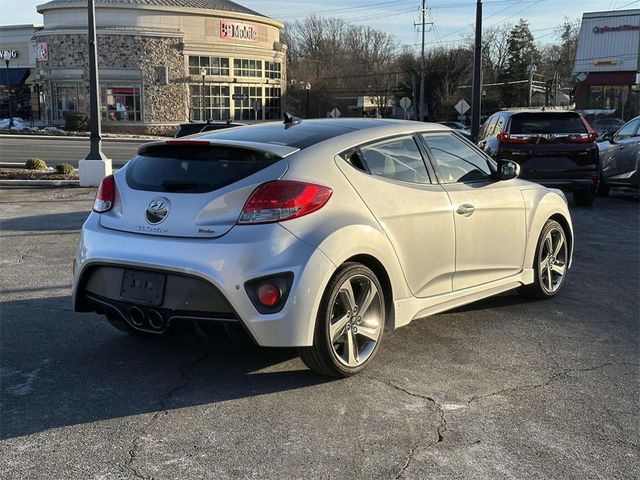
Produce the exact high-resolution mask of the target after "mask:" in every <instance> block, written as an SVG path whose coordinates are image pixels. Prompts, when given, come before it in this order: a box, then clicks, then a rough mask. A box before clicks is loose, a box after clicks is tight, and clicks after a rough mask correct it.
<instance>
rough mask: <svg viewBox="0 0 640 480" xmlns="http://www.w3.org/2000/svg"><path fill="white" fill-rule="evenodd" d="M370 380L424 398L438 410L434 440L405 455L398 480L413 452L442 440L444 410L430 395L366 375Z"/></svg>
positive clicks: (445, 420) (414, 448) (397, 476)
mask: <svg viewBox="0 0 640 480" xmlns="http://www.w3.org/2000/svg"><path fill="white" fill-rule="evenodd" d="M367 378H369V379H370V380H373V381H376V382H380V383H382V384H384V385H386V386H388V387H391V388H393V389H395V390H398V391H400V392H403V393H405V394H407V395H410V396H412V397H416V398H420V399H422V400H425V401H426V402H428V403H429V404H431V405H433V406H434V407H435V408H436V411H437V412H438V416H439V417H440V425H438V428H437V429H436V438H435V441H431V442H428V443H427V444H425V445H422V444H421V443H418V444H416V445H415V446H414V447H413V448H412V449H411V450H410V451H409V454H408V455H407V459H406V461H405V463H404V465H403V466H402V467H401V468H400V470H399V471H398V473H397V474H396V477H395V478H396V480H398V479H399V478H401V477H402V476H403V475H404V473H405V471H406V470H407V469H408V468H409V466H410V465H411V463H412V462H413V458H414V456H415V454H416V453H417V452H418V450H420V449H423V448H428V447H432V446H433V445H436V444H437V443H440V442H442V441H443V440H444V436H443V435H444V432H446V431H447V419H446V417H445V414H444V410H443V408H442V406H441V405H440V404H439V403H438V402H437V401H436V400H435V399H434V398H433V397H430V396H429V395H422V394H420V393H416V392H412V391H411V390H407V389H406V388H404V387H401V386H400V385H396V384H395V383H393V382H391V381H389V380H384V379H380V378H375V377H367Z"/></svg>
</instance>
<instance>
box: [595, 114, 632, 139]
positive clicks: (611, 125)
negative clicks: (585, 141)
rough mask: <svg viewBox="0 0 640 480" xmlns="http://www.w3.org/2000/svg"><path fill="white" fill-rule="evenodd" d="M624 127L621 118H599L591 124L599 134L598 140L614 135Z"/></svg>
mask: <svg viewBox="0 0 640 480" xmlns="http://www.w3.org/2000/svg"><path fill="white" fill-rule="evenodd" d="M623 125H624V120H622V119H621V118H597V119H595V120H594V121H593V122H591V127H592V128H593V130H594V131H595V132H596V133H597V134H598V138H602V136H603V135H605V134H607V133H612V132H615V131H616V130H618V129H619V128H620V127H622V126H623Z"/></svg>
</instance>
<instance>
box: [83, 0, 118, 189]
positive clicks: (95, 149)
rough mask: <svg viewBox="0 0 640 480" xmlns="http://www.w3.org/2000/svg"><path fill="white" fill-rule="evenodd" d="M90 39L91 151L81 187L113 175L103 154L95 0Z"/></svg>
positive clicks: (89, 7)
mask: <svg viewBox="0 0 640 480" xmlns="http://www.w3.org/2000/svg"><path fill="white" fill-rule="evenodd" d="M87 11H88V18H87V20H88V31H87V36H88V39H89V42H88V43H89V117H90V118H89V121H90V124H91V137H90V143H91V146H90V150H89V154H88V155H87V157H86V158H85V159H84V160H80V162H79V163H78V167H79V170H80V185H81V186H83V187H91V186H98V185H99V184H100V182H101V181H102V179H103V178H104V177H106V176H107V175H111V160H110V159H108V158H107V157H106V156H105V155H104V153H102V137H101V135H100V131H101V118H100V108H99V103H98V102H99V101H100V97H99V95H100V90H99V88H100V87H99V85H100V83H99V80H98V45H97V36H96V23H95V16H96V9H95V4H94V0H87Z"/></svg>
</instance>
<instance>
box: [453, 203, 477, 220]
mask: <svg viewBox="0 0 640 480" xmlns="http://www.w3.org/2000/svg"><path fill="white" fill-rule="evenodd" d="M475 210H476V207H474V206H473V205H470V204H468V203H463V204H462V205H460V206H459V207H458V210H456V213H458V214H460V215H462V216H464V217H470V216H471V215H472V214H473V212H474V211H475Z"/></svg>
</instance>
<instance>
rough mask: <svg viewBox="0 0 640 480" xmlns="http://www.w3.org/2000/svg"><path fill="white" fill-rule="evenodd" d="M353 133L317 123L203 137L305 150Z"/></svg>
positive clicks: (261, 127)
mask: <svg viewBox="0 0 640 480" xmlns="http://www.w3.org/2000/svg"><path fill="white" fill-rule="evenodd" d="M352 131H354V129H353V128H350V127H347V126H344V125H322V124H318V123H314V124H306V125H305V123H304V122H303V123H299V124H298V125H292V126H285V125H284V124H283V123H273V124H270V125H264V126H255V127H245V128H235V129H233V130H223V131H220V132H216V133H211V134H207V135H203V136H202V137H201V138H206V139H211V140H241V141H245V142H258V143H270V144H273V145H286V146H289V147H294V148H306V147H309V146H311V145H314V144H316V143H318V142H322V141H324V140H327V139H329V138H333V137H337V136H338V135H343V134H345V133H349V132H352Z"/></svg>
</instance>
